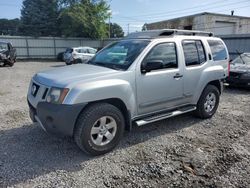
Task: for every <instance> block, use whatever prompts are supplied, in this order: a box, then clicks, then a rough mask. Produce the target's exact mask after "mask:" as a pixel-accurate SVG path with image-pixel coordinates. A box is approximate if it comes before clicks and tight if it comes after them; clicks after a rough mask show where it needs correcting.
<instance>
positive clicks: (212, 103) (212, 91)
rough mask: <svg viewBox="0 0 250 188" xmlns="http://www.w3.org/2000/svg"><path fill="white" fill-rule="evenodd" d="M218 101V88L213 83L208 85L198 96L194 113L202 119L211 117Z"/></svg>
mask: <svg viewBox="0 0 250 188" xmlns="http://www.w3.org/2000/svg"><path fill="white" fill-rule="evenodd" d="M219 101H220V92H219V90H218V88H217V87H215V86H213V85H208V86H207V87H206V88H205V89H204V90H203V92H202V94H201V96H200V99H199V101H198V103H197V109H196V111H195V115H196V116H197V117H200V118H202V119H207V118H211V117H212V116H213V115H214V114H215V112H216V110H217V108H218V106H219Z"/></svg>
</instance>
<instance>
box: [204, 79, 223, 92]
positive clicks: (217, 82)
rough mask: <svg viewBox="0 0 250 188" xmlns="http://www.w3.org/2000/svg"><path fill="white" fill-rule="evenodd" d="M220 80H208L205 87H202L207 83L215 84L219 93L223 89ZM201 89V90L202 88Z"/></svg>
mask: <svg viewBox="0 0 250 188" xmlns="http://www.w3.org/2000/svg"><path fill="white" fill-rule="evenodd" d="M222 83H223V82H222V81H221V80H213V81H211V82H209V83H208V84H207V85H206V86H205V87H204V89H205V88H206V87H207V86H208V85H213V86H215V87H216V88H217V89H218V90H219V92H220V94H221V93H222V91H223V87H222ZM204 89H203V90H204Z"/></svg>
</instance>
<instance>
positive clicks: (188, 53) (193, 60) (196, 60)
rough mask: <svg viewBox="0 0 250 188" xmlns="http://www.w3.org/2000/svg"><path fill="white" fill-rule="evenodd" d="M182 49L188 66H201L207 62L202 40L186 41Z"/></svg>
mask: <svg viewBox="0 0 250 188" xmlns="http://www.w3.org/2000/svg"><path fill="white" fill-rule="evenodd" d="M182 47H183V51H184V56H185V63H186V66H192V65H200V64H202V63H204V62H206V53H205V50H204V47H203V44H202V42H201V41H200V40H184V41H183V42H182Z"/></svg>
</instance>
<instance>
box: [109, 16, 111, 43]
mask: <svg viewBox="0 0 250 188" xmlns="http://www.w3.org/2000/svg"><path fill="white" fill-rule="evenodd" d="M110 15H111V14H109V38H110V37H111V23H110Z"/></svg>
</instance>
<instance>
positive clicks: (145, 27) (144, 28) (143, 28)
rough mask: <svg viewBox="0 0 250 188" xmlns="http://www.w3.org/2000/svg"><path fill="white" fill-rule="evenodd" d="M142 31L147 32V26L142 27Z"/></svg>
mask: <svg viewBox="0 0 250 188" xmlns="http://www.w3.org/2000/svg"><path fill="white" fill-rule="evenodd" d="M142 31H147V24H146V23H145V24H144V25H143V26H142Z"/></svg>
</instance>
